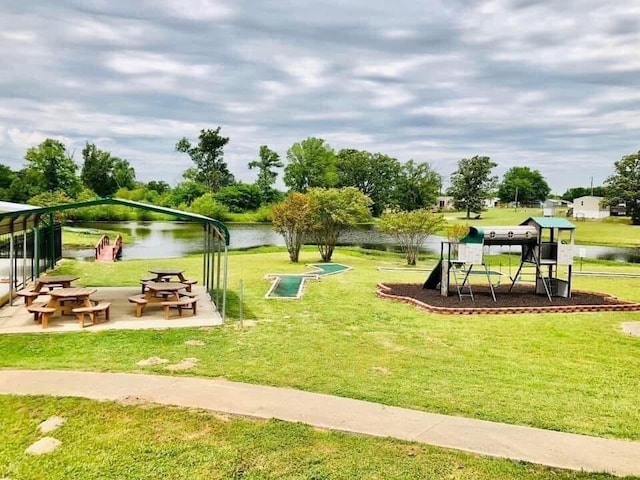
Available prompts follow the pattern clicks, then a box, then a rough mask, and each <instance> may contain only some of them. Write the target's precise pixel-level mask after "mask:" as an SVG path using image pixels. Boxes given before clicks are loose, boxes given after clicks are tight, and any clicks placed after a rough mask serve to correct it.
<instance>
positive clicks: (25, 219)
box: [0, 198, 230, 320]
mask: <svg viewBox="0 0 640 480" xmlns="http://www.w3.org/2000/svg"><path fill="white" fill-rule="evenodd" d="M96 205H121V206H125V207H131V208H135V209H138V210H146V211H150V212H157V213H162V214H165V215H169V216H172V217H174V218H176V219H178V220H181V221H185V222H192V223H200V224H202V226H203V229H204V248H203V261H202V283H203V285H204V286H205V288H206V290H207V292H208V294H209V296H210V297H211V300H212V301H213V303H214V304H215V305H216V308H217V309H218V310H219V311H220V312H221V314H222V319H223V320H224V319H225V312H226V305H227V273H228V249H229V241H230V237H229V230H228V229H227V227H226V226H225V225H224V224H223V223H222V222H220V221H218V220H215V219H213V218H209V217H206V216H204V215H199V214H197V213H191V212H184V211H182V210H176V209H173V208H167V207H160V206H157V205H150V204H147V203H141V202H134V201H132V200H125V199H121V198H98V199H95V200H87V201H83V202H75V203H63V204H59V205H53V206H49V207H31V208H24V209H21V210H13V211H5V212H0V235H8V236H9V260H10V269H9V301H10V302H11V301H13V297H14V294H15V290H16V287H17V285H18V279H17V278H16V272H17V269H16V265H17V261H18V258H16V251H15V248H14V246H15V240H16V237H18V236H21V237H22V238H23V239H25V240H24V241H23V248H22V261H23V265H22V267H23V268H22V276H23V282H22V283H23V287H24V286H26V285H24V284H26V282H27V280H28V279H29V280H30V279H33V278H35V277H38V276H39V275H40V271H41V270H40V258H41V257H45V258H47V259H48V262H47V265H46V267H45V269H46V268H52V267H53V266H54V265H55V260H56V258H55V257H56V255H55V252H53V250H52V251H50V252H46V254H44V255H43V252H40V251H39V249H38V245H40V242H39V235H40V234H41V232H42V228H43V227H45V229H46V232H47V235H50V236H51V239H50V241H49V248H51V249H53V248H54V245H55V242H54V241H53V240H54V239H53V235H54V225H55V214H56V213H58V212H63V211H65V210H72V209H79V208H84V207H93V206H96ZM28 232H33V248H32V249H31V258H30V259H31V275H30V276H27V275H26V271H27V268H26V264H27V259H28V252H27V245H26V238H27V237H26V236H27V233H28ZM27 277H30V278H27Z"/></svg>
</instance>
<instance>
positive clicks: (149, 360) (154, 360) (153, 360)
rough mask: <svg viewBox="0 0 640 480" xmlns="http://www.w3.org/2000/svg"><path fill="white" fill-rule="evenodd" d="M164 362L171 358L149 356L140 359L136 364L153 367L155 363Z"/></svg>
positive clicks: (160, 363)
mask: <svg viewBox="0 0 640 480" xmlns="http://www.w3.org/2000/svg"><path fill="white" fill-rule="evenodd" d="M164 363H169V360H167V359H165V358H160V357H149V358H147V359H145V360H140V361H139V362H138V363H137V364H136V365H138V366H139V367H152V366H154V365H162V364H164Z"/></svg>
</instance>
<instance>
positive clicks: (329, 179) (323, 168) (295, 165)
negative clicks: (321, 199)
mask: <svg viewBox="0 0 640 480" xmlns="http://www.w3.org/2000/svg"><path fill="white" fill-rule="evenodd" d="M284 184H285V185H286V186H287V187H289V189H291V190H292V191H294V192H306V191H307V190H308V189H310V188H314V187H322V188H327V187H333V186H334V185H335V184H336V156H335V153H334V152H333V149H332V148H331V147H330V146H329V145H327V144H326V143H325V141H324V140H322V139H321V138H315V137H310V138H307V139H306V140H303V141H302V142H300V143H294V144H293V145H292V146H291V148H290V149H289V150H287V166H286V167H285V168H284Z"/></svg>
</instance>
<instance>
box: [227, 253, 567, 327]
mask: <svg viewBox="0 0 640 480" xmlns="http://www.w3.org/2000/svg"><path fill="white" fill-rule="evenodd" d="M228 265H229V250H228V249H227V244H226V243H225V244H224V277H223V279H222V323H224V322H225V320H226V318H227V268H228ZM569 268H571V267H569ZM240 295H241V297H240V308H241V309H242V283H240ZM240 318H242V315H241V316H240Z"/></svg>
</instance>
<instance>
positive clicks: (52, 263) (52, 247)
mask: <svg viewBox="0 0 640 480" xmlns="http://www.w3.org/2000/svg"><path fill="white" fill-rule="evenodd" d="M55 235H56V234H55V232H54V231H53V212H51V213H50V214H49V255H50V258H49V268H53V267H55V265H56V237H55Z"/></svg>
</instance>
